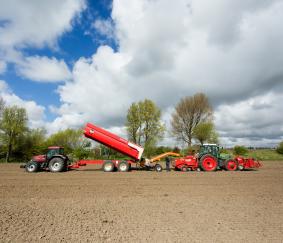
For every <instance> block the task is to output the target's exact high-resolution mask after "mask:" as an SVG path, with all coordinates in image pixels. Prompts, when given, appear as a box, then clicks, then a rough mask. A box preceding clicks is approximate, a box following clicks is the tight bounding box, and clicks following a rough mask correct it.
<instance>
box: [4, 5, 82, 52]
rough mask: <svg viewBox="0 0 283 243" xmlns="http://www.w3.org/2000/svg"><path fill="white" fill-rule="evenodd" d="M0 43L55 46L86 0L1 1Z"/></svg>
mask: <svg viewBox="0 0 283 243" xmlns="http://www.w3.org/2000/svg"><path fill="white" fill-rule="evenodd" d="M0 4H1V8H0V20H1V21H2V25H1V26H0V46H2V47H3V46H4V47H24V46H29V45H30V46H33V47H34V46H37V47H42V46H43V45H49V46H54V45H56V41H57V38H58V37H59V36H60V35H62V33H64V32H66V31H69V30H70V29H71V28H72V20H73V18H74V16H75V15H77V14H79V13H80V11H81V10H82V9H83V8H85V3H84V1H83V0H66V1H57V0H49V1H21V0H9V1H4V0H1V1H0Z"/></svg>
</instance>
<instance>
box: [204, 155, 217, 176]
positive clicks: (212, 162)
mask: <svg viewBox="0 0 283 243" xmlns="http://www.w3.org/2000/svg"><path fill="white" fill-rule="evenodd" d="M217 166H218V163H217V159H216V158H215V157H214V156H212V155H209V154H207V155H204V156H202V157H201V159H200V167H201V168H202V170H204V171H208V172H210V171H216V169H217Z"/></svg>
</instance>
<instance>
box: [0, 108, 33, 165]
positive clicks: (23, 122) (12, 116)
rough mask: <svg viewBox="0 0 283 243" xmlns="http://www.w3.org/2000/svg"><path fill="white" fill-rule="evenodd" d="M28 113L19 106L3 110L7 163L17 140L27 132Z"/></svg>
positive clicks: (3, 136)
mask: <svg viewBox="0 0 283 243" xmlns="http://www.w3.org/2000/svg"><path fill="white" fill-rule="evenodd" d="M27 121H28V117H27V113H26V110H25V109H24V108H19V107H17V106H12V107H6V108H4V110H3V118H2V122H1V130H2V134H1V140H2V143H3V145H4V146H3V147H4V149H5V153H6V159H5V161H6V162H9V160H10V156H11V153H12V150H13V146H14V145H15V144H16V142H17V139H18V138H19V136H21V135H22V134H23V133H24V132H25V131H26V130H27Z"/></svg>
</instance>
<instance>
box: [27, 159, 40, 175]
mask: <svg viewBox="0 0 283 243" xmlns="http://www.w3.org/2000/svg"><path fill="white" fill-rule="evenodd" d="M38 170H39V164H38V163H36V162H34V161H30V162H28V163H27V164H26V171H27V172H29V173H32V172H37V171H38Z"/></svg>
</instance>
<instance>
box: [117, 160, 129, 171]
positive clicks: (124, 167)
mask: <svg viewBox="0 0 283 243" xmlns="http://www.w3.org/2000/svg"><path fill="white" fill-rule="evenodd" d="M129 169H130V165H129V163H128V162H127V161H121V162H119V164H118V171H120V172H127V171H129Z"/></svg>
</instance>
